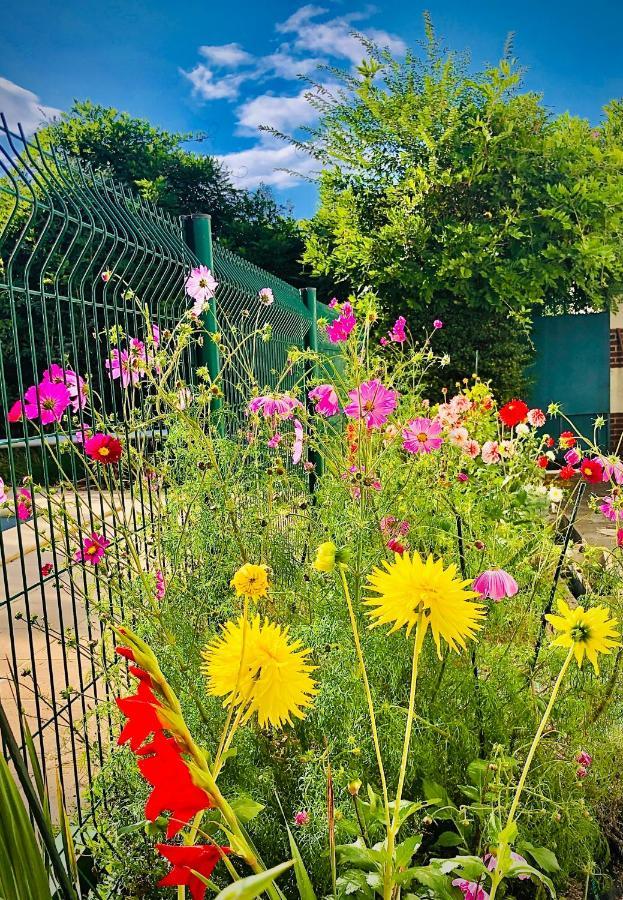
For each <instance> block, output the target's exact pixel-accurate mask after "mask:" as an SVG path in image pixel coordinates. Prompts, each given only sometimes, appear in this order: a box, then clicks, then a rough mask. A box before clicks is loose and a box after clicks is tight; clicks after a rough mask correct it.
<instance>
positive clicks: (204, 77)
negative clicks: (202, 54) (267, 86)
mask: <svg viewBox="0 0 623 900" xmlns="http://www.w3.org/2000/svg"><path fill="white" fill-rule="evenodd" d="M181 72H182V75H184V77H185V78H187V79H188V80H189V81H190V83H191V84H192V86H193V94H195V95H196V96H199V97H201V99H202V100H235V99H236V98H237V97H238V95H239V93H240V85H241V84H242V82H243V81H244V80H245V79H246V78H247V77H248V76H246V75H243V74H240V75H224V76H223V77H222V78H215V77H214V72H213V71H212V69H209V68H208V66H204V65H203V63H197V65H196V66H195V68H194V69H191V71H190V72H185V71H184V70H183V69H182V70H181Z"/></svg>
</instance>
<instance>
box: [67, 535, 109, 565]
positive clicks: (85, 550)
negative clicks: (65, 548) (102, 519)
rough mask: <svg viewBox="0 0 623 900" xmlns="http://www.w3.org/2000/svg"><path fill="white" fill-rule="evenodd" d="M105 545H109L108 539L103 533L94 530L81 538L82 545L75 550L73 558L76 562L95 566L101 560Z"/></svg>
mask: <svg viewBox="0 0 623 900" xmlns="http://www.w3.org/2000/svg"><path fill="white" fill-rule="evenodd" d="M107 547H110V541H109V540H107V538H105V537H104V535H103V534H98V533H97V532H96V531H94V532H92V534H91V536H90V537H85V538H84V539H83V541H82V547H81V548H80V550H76V552H75V554H74V559H75V560H76V562H81V563H85V564H86V563H88V564H89V565H92V566H97V565H99V563H100V562H101V561H102V560H103V558H104V554H105V552H106V548H107Z"/></svg>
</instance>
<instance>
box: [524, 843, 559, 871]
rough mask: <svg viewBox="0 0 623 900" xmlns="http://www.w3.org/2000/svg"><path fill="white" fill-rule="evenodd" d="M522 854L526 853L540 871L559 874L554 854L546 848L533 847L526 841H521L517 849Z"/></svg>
mask: <svg viewBox="0 0 623 900" xmlns="http://www.w3.org/2000/svg"><path fill="white" fill-rule="evenodd" d="M518 849H519V850H521V852H522V853H524V852H525V853H528V854H529V855H530V856H531V857H532V859H533V860H534V861H535V863H536V864H537V866H538V867H539V868H540V869H543V871H544V872H560V866H559V865H558V860H557V859H556V854H555V853H553V852H552V851H551V850H548V848H547V847H534V846H533V845H532V844H530V843H528V841H523V842H522V843H521V844H520V846H519V847H518Z"/></svg>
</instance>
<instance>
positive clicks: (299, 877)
mask: <svg viewBox="0 0 623 900" xmlns="http://www.w3.org/2000/svg"><path fill="white" fill-rule="evenodd" d="M286 828H287V830H288V840H289V841H290V853H291V854H292V859H293V860H294V875H295V877H296V886H297V888H298V890H299V897H300V898H301V900H316V894H315V892H314V888H313V886H312V883H311V879H310V877H309V875H308V874H307V869H306V868H305V863H304V862H303V858H302V856H301V852H300V850H299V848H298V846H297V843H296V841H295V840H294V835H293V834H292V832H291V831H290V828H289V826H288V825H286Z"/></svg>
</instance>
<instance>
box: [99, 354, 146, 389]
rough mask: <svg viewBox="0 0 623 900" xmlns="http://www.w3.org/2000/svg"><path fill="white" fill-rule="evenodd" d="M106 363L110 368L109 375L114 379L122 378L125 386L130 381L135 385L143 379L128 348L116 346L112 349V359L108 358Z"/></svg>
mask: <svg viewBox="0 0 623 900" xmlns="http://www.w3.org/2000/svg"><path fill="white" fill-rule="evenodd" d="M104 365H105V366H106V368H107V369H108V375H109V377H110V378H112V379H115V378H120V379H121V384H122V386H123V387H124V388H126V387H127V386H128V385H129V384H130V383H132V384H133V385H135V384H138V382H139V381H140V380H141V373H140V371H139V369H138V366H135V365H133V360H131V359H130V354H129V353H128V351H127V350H119V349H118V348H117V347H114V348H113V349H112V350H111V351H110V359H107V360H106V361H105V362H104Z"/></svg>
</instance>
